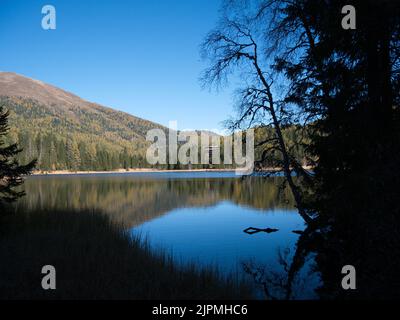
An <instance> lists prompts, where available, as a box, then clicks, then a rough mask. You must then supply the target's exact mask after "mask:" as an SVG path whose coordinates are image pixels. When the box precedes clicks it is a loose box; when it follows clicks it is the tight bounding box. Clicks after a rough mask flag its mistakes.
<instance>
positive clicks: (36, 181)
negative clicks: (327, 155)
mask: <svg viewBox="0 0 400 320" xmlns="http://www.w3.org/2000/svg"><path fill="white" fill-rule="evenodd" d="M276 179H280V178H274V179H272V178H269V179H263V178H257V177H251V178H247V179H245V180H241V179H237V178H231V179H226V178H225V179H216V178H207V179H206V178H205V179H160V180H156V179H144V178H137V177H136V178H132V177H129V176H114V177H100V176H97V177H77V176H76V177H62V176H52V177H33V178H31V179H28V180H27V181H26V184H25V189H26V193H27V196H26V197H25V198H23V199H21V200H20V202H19V203H18V206H22V207H26V208H28V209H34V208H40V209H45V208H49V209H60V208H85V209H87V208H89V209H101V210H102V211H103V212H105V213H106V214H108V215H110V217H111V218H112V219H113V220H114V221H118V222H122V223H124V224H126V226H128V227H133V226H135V225H139V224H141V223H143V222H145V221H147V220H151V219H153V218H155V217H158V216H160V215H162V214H164V213H166V212H168V211H170V210H172V209H175V208H180V207H198V206H208V205H213V204H215V203H217V202H219V201H222V200H229V201H232V202H234V203H237V204H240V205H246V206H251V207H254V208H258V209H272V208H287V209H289V208H293V201H292V199H291V198H290V197H289V194H288V193H287V192H283V194H281V195H280V194H279V191H278V188H277V186H276V185H277V183H279V181H276ZM285 200H287V201H285Z"/></svg>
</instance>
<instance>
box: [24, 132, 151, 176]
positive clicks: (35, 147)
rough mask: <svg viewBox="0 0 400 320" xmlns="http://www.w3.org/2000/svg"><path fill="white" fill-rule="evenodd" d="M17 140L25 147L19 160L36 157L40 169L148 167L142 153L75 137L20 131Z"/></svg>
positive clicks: (97, 169) (99, 169) (98, 169)
mask: <svg viewBox="0 0 400 320" xmlns="http://www.w3.org/2000/svg"><path fill="white" fill-rule="evenodd" d="M17 142H18V144H19V146H20V147H21V148H22V152H21V153H20V154H19V155H18V160H20V161H21V162H27V161H29V159H37V161H38V164H37V169H39V170H75V171H76V170H83V171H86V170H96V171H102V170H104V171H108V170H116V169H129V168H143V167H147V161H146V159H145V158H144V157H143V156H142V155H140V154H138V155H132V154H129V153H128V150H127V149H124V150H122V152H116V151H110V150H107V149H105V148H102V147H101V146H99V145H98V146H96V145H94V144H87V143H85V142H84V141H79V142H78V141H77V140H76V139H74V138H72V137H68V138H66V139H62V138H59V137H57V136H56V135H54V134H51V133H49V134H42V133H38V134H36V135H32V133H31V132H29V131H23V132H19V133H18V141H17Z"/></svg>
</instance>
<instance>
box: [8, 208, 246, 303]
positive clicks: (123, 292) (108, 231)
mask: <svg viewBox="0 0 400 320" xmlns="http://www.w3.org/2000/svg"><path fill="white" fill-rule="evenodd" d="M44 265H53V266H54V267H55V268H56V275H57V282H56V283H57V289H56V290H43V289H42V287H41V280H42V277H43V276H44V275H42V274H41V269H42V267H43V266H44ZM250 291H251V290H250V288H249V286H247V285H246V284H245V283H244V282H242V281H240V280H238V279H235V278H228V279H227V278H226V277H224V276H221V275H219V274H218V273H217V272H216V271H215V270H214V269H212V268H208V269H200V268H196V267H195V266H194V265H191V266H186V267H185V266H178V265H176V264H174V262H173V261H172V259H171V258H170V257H169V256H168V255H165V254H161V253H154V252H152V251H151V250H150V249H149V247H148V246H147V245H146V244H145V243H143V242H142V241H140V239H138V238H132V237H131V236H130V235H129V233H128V232H127V231H125V229H124V227H123V226H122V225H116V224H114V223H112V222H110V220H109V219H108V218H107V217H106V216H105V215H103V214H101V213H99V212H95V211H88V210H84V211H77V210H73V211H65V210H64V211H32V212H25V213H20V212H19V213H12V214H8V215H4V214H2V215H1V218H0V299H246V298H252V296H251V293H250Z"/></svg>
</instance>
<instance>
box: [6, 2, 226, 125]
mask: <svg viewBox="0 0 400 320" xmlns="http://www.w3.org/2000/svg"><path fill="white" fill-rule="evenodd" d="M46 4H51V5H54V6H55V8H56V12H57V29H56V30H47V31H46V30H43V29H42V28H41V20H42V16H43V15H42V14H41V9H42V7H43V6H44V5H46ZM219 6H220V0H164V1H163V0H147V1H137V0H131V1H128V0H112V1H111V0H64V1H61V0H47V1H37V0H29V1H27V0H1V1H0V7H1V8H0V43H1V46H0V48H1V49H0V70H1V71H12V72H16V73H20V74H23V75H26V76H28V77H32V78H35V79H39V80H42V81H44V82H48V83H50V84H53V85H55V86H58V87H60V88H63V89H65V90H67V91H70V92H73V93H75V94H77V95H78V96H80V97H82V98H84V99H87V100H89V101H93V102H97V103H100V104H103V105H106V106H109V107H112V108H114V109H118V110H122V111H126V112H128V113H131V114H133V115H136V116H139V117H142V118H145V119H148V120H152V121H155V122H158V123H161V124H163V125H167V124H168V121H170V120H177V121H178V129H222V126H221V124H220V122H221V121H223V120H226V119H227V118H228V117H229V115H231V114H232V110H233V108H232V92H231V90H229V89H226V90H224V91H222V92H218V93H217V92H215V91H211V92H210V91H209V90H207V89H206V90H203V89H201V86H200V83H199V76H200V73H201V71H202V70H203V68H204V67H205V63H204V62H203V61H201V59H200V54H199V45H200V43H201V42H202V39H203V38H204V36H205V35H206V33H207V32H208V31H209V30H210V29H211V28H213V27H214V26H215V23H216V22H217V20H218V9H219Z"/></svg>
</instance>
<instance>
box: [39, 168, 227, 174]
mask: <svg viewBox="0 0 400 320" xmlns="http://www.w3.org/2000/svg"><path fill="white" fill-rule="evenodd" d="M167 172H235V169H171V170H168V169H147V168H144V169H128V170H126V169H118V170H110V171H94V170H88V171H70V170H51V171H42V170H39V171H38V170H36V171H33V172H32V174H31V175H32V176H47V175H84V174H86V175H87V174H121V173H167Z"/></svg>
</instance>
